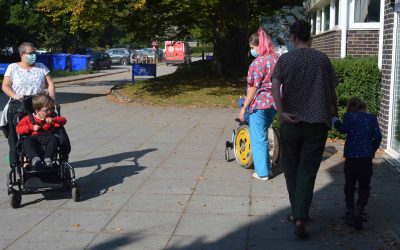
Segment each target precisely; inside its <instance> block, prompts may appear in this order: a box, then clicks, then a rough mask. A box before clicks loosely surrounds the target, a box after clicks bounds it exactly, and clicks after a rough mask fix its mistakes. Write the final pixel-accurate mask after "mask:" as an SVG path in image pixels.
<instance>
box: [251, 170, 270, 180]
mask: <svg viewBox="0 0 400 250" xmlns="http://www.w3.org/2000/svg"><path fill="white" fill-rule="evenodd" d="M253 177H254V178H256V179H259V180H263V181H268V180H269V177H268V176H265V177H260V176H258V174H257V173H255V172H254V173H253Z"/></svg>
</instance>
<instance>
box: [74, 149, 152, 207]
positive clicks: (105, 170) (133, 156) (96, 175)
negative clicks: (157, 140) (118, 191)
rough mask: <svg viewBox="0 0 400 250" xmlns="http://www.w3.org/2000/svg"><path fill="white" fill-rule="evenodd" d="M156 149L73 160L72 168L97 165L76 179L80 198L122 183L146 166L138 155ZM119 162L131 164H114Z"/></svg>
mask: <svg viewBox="0 0 400 250" xmlns="http://www.w3.org/2000/svg"><path fill="white" fill-rule="evenodd" d="M156 150H157V149H155V148H151V149H145V150H140V151H132V152H125V153H120V154H115V155H110V156H105V157H99V158H95V159H90V160H84V161H78V162H73V163H72V166H74V168H85V167H93V166H97V167H96V169H95V170H94V171H93V172H92V173H90V174H88V175H86V176H83V177H78V179H77V181H78V183H79V184H80V187H81V189H82V197H81V200H82V201H84V200H88V199H91V198H94V197H97V196H99V195H102V194H105V193H106V192H107V191H109V190H110V188H111V187H113V186H116V185H118V184H121V183H123V182H124V179H125V178H126V177H129V176H133V175H136V174H138V173H139V172H140V171H141V170H143V169H145V168H146V167H145V166H140V164H139V163H138V160H139V159H140V157H142V156H144V155H145V154H147V153H151V152H153V151H156ZM120 162H124V163H126V162H132V164H129V165H122V166H120V165H116V164H118V163H120ZM109 163H112V165H111V166H105V165H106V164H109Z"/></svg>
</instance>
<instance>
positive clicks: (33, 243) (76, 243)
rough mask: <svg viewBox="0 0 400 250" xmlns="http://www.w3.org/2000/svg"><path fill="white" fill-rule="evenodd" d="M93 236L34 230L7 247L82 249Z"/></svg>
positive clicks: (15, 248) (32, 249) (81, 233)
mask: <svg viewBox="0 0 400 250" xmlns="http://www.w3.org/2000/svg"><path fill="white" fill-rule="evenodd" d="M94 237H95V233H88V232H70V231H64V232H58V231H48V230H43V231H37V230H35V231H31V232H29V233H27V234H26V235H24V236H23V237H21V238H19V239H18V240H17V241H16V242H14V243H13V244H12V245H11V246H10V247H8V248H7V249H13V250H20V249H29V250H37V249H41V250H53V249H84V248H85V246H86V245H87V244H89V242H90V241H91V240H92V239H93V238H94Z"/></svg>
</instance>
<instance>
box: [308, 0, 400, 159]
mask: <svg viewBox="0 0 400 250" xmlns="http://www.w3.org/2000/svg"><path fill="white" fill-rule="evenodd" d="M304 5H305V8H306V11H307V15H308V17H309V20H310V22H311V25H312V35H313V36H312V47H313V48H316V49H318V50H320V51H322V52H324V53H326V54H327V55H328V56H329V57H331V58H340V57H345V56H353V57H358V56H369V55H376V56H378V60H379V61H378V64H379V68H380V69H381V71H382V81H381V97H382V100H381V105H380V116H379V123H380V127H381V130H382V134H383V141H382V145H381V147H382V148H383V149H385V151H386V152H387V153H388V154H389V155H391V156H392V157H393V158H394V159H396V160H397V161H398V162H400V0H307V1H305V2H304Z"/></svg>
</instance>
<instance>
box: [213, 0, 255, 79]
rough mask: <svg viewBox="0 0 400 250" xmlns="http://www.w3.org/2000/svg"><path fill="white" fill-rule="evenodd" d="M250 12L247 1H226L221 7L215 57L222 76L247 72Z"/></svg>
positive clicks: (218, 70) (215, 42)
mask: <svg viewBox="0 0 400 250" xmlns="http://www.w3.org/2000/svg"><path fill="white" fill-rule="evenodd" d="M249 12H250V11H249V3H248V1H247V0H231V1H224V3H222V4H221V6H220V13H219V14H220V16H221V17H222V19H221V22H220V23H219V25H218V33H217V34H218V36H217V37H216V39H215V41H214V57H215V60H216V67H217V72H218V73H219V74H221V75H228V74H230V73H231V72H240V73H244V72H245V71H246V68H247V50H248V23H249V17H250V14H249Z"/></svg>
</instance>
